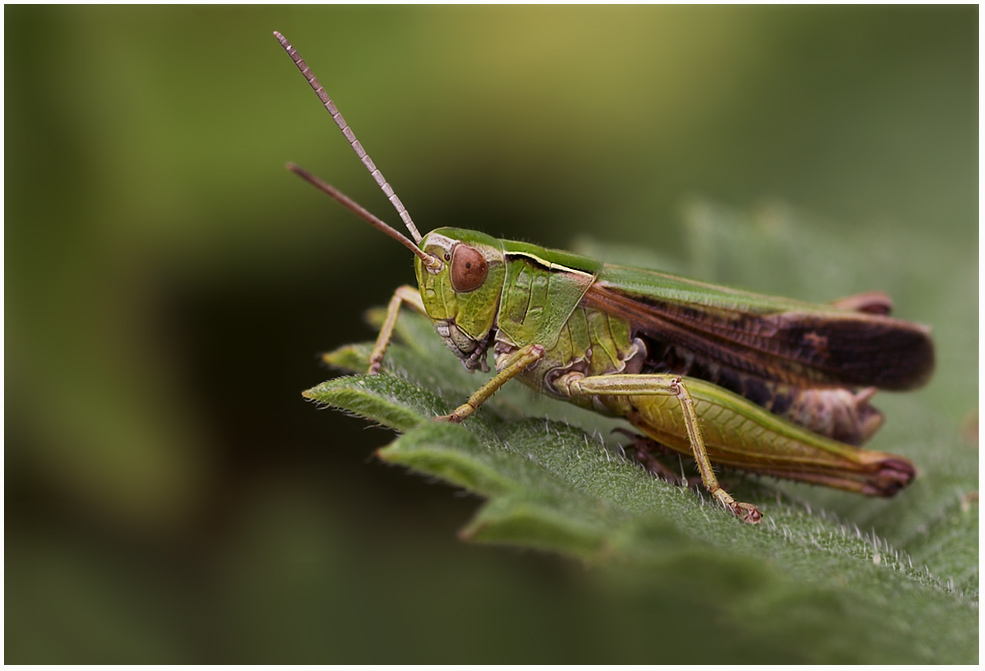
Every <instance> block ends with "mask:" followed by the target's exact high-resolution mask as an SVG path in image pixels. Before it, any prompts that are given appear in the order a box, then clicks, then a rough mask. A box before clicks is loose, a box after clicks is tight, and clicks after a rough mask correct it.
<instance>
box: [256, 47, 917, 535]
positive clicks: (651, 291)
mask: <svg viewBox="0 0 985 671" xmlns="http://www.w3.org/2000/svg"><path fill="white" fill-rule="evenodd" d="M274 35H275V36H276V37H277V39H278V41H279V42H280V44H281V46H282V47H283V48H284V49H285V50H286V51H287V53H288V54H289V55H290V57H291V59H292V60H293V61H294V63H295V65H297V67H298V69H299V70H300V71H301V73H302V74H303V75H304V77H305V79H306V80H307V81H308V83H309V84H310V86H311V88H312V89H313V90H314V91H315V93H316V94H317V95H318V97H319V99H320V100H321V101H322V104H323V105H324V106H325V109H327V110H328V112H329V113H330V114H331V115H332V118H333V119H334V120H335V122H336V124H338V126H339V128H340V129H341V130H342V133H343V134H344V135H345V137H346V139H348V141H349V143H350V144H351V145H352V148H353V149H354V150H355V152H356V154H357V156H359V158H360V160H361V161H362V162H363V164H364V165H365V166H366V168H367V169H368V170H369V171H370V173H371V174H372V175H373V177H374V179H375V180H376V182H377V184H379V186H380V188H381V189H382V190H383V192H384V193H385V194H386V196H387V197H388V198H389V200H390V201H391V203H392V204H393V206H394V208H395V209H396V211H397V213H398V214H399V215H400V218H401V219H402V220H403V222H404V224H405V225H406V227H407V230H408V231H409V232H410V234H411V236H412V237H413V241H411V240H410V239H408V238H407V237H406V236H404V235H403V234H401V233H400V232H398V231H397V230H395V229H393V228H391V227H390V226H388V225H387V224H385V223H383V222H382V221H381V220H380V219H378V218H377V217H375V216H374V215H372V214H370V213H369V212H367V211H366V210H365V209H363V208H362V207H361V206H359V205H358V204H356V203H355V202H353V201H352V200H350V199H349V198H348V197H346V196H345V195H344V194H342V193H341V192H339V191H338V190H337V189H335V188H334V187H332V186H331V185H329V184H326V183H325V182H323V181H322V180H320V179H318V178H317V177H315V176H314V175H311V174H310V173H308V172H306V171H304V170H302V169H301V168H299V167H297V166H295V165H293V164H288V169H289V170H291V171H293V172H294V173H296V174H297V175H299V176H300V177H302V178H303V179H305V180H306V181H308V182H309V183H311V184H312V185H314V186H315V187H317V188H318V189H320V190H321V191H323V192H325V193H326V194H328V195H330V196H331V197H333V198H335V199H336V200H337V201H339V202H340V203H342V205H344V206H345V207H347V208H348V209H350V210H352V211H353V212H355V213H356V214H357V215H359V216H360V217H361V218H363V219H364V220H366V221H367V222H369V223H370V224H372V225H373V226H375V227H376V228H378V229H379V230H381V231H383V232H384V233H386V234H387V235H389V236H390V237H392V238H394V239H396V240H397V241H399V242H400V243H401V244H403V245H404V246H406V247H407V248H408V249H410V250H411V251H412V252H413V253H414V254H415V256H416V258H415V272H416V275H417V284H418V288H417V289H415V288H413V287H410V286H403V287H400V288H399V289H397V291H396V293H395V294H394V296H393V298H392V299H391V301H390V303H389V307H388V309H387V313H386V319H385V320H384V324H383V327H382V329H381V330H380V334H379V337H378V338H377V341H376V346H375V347H374V348H373V351H372V354H371V357H370V366H369V373H370V374H374V373H378V372H379V370H380V366H381V364H382V362H383V357H384V354H385V352H386V349H387V345H388V344H389V342H390V339H391V336H392V334H393V329H394V325H395V324H396V321H397V316H398V314H399V312H400V309H401V307H402V306H403V305H404V304H405V303H406V304H407V305H409V306H410V307H412V308H414V309H416V310H417V311H418V312H420V313H422V314H424V315H426V316H427V317H428V318H430V319H431V321H432V322H433V323H434V327H435V330H436V331H437V333H438V335H439V336H440V337H441V339H442V340H443V341H444V343H445V344H446V345H447V346H448V347H449V348H450V349H451V350H452V351H453V352H454V353H455V354H456V355H457V356H458V357H459V359H461V361H462V363H463V364H464V366H465V368H466V369H468V370H469V371H475V370H483V371H486V370H488V365H487V363H486V358H487V352H488V350H489V348H490V347H492V350H493V355H494V358H495V365H496V370H497V371H498V374H497V375H495V376H494V377H493V378H492V379H491V380H490V381H489V382H487V383H486V384H484V385H482V386H481V387H480V388H479V390H478V391H476V392H475V393H474V394H473V395H472V396H471V397H470V398H469V399H468V400H467V401H466V402H465V403H464V404H462V405H461V406H459V407H458V408H457V409H456V410H455V411H454V412H452V413H451V414H450V415H446V416H444V417H437V418H436V419H437V420H441V421H449V422H461V421H463V420H464V419H466V418H467V417H469V416H470V415H471V414H472V413H473V412H475V411H476V409H477V408H479V407H480V406H481V405H482V404H483V403H484V402H485V401H486V400H488V399H489V397H490V396H492V395H493V394H494V393H495V392H496V391H497V390H498V389H499V388H500V387H501V386H503V385H504V384H505V383H506V382H508V381H509V380H512V379H513V378H518V379H519V380H521V381H522V382H524V383H526V384H527V385H529V386H530V387H532V388H533V389H535V390H537V391H538V392H541V393H543V394H547V395H548V396H551V397H554V398H558V399H562V400H565V401H568V402H570V403H574V404H576V405H579V406H582V407H585V408H589V409H592V410H595V411H598V412H601V413H606V414H610V415H615V416H622V417H625V418H626V419H627V420H629V422H630V423H631V424H632V425H633V426H634V427H635V428H636V429H637V430H639V431H641V432H642V433H643V434H644V435H645V436H646V438H645V439H644V438H640V439H639V440H641V441H645V442H644V444H648V445H649V446H650V448H651V449H659V450H664V451H666V450H670V451H674V452H680V453H683V454H686V455H689V456H692V457H693V458H694V460H695V462H696V463H697V466H698V470H699V472H700V474H701V481H702V484H703V485H704V487H705V488H706V489H707V490H708V492H710V493H711V495H712V496H713V497H714V498H715V499H716V500H718V501H719V502H720V503H721V504H722V505H723V506H724V507H725V508H726V509H728V510H729V511H731V512H732V513H734V514H735V515H737V516H738V517H739V518H740V519H742V520H743V521H746V522H750V523H756V522H758V521H759V520H760V519H761V517H762V515H761V513H760V511H759V510H758V509H757V508H756V506H754V505H752V504H750V503H742V502H738V501H736V500H735V499H734V498H732V496H731V495H730V494H729V493H728V492H726V491H725V490H724V489H723V488H722V487H721V486H720V485H719V483H718V479H717V478H716V476H715V472H714V470H713V468H712V464H713V463H714V464H721V465H723V466H728V467H731V468H735V469H741V470H746V471H751V472H754V473H762V474H766V475H771V476H774V477H778V478H787V479H791V480H800V481H804V482H809V483H813V484H817V485H824V486H826V487H833V488H837V489H843V490H847V491H851V492H857V493H859V494H865V495H868V496H892V495H893V494H895V493H896V492H897V491H899V490H900V489H901V488H903V487H905V486H906V485H908V484H909V483H910V481H911V480H912V479H913V477H914V475H915V469H914V467H913V464H912V463H911V462H910V461H908V460H907V459H905V458H903V457H899V456H896V455H892V454H888V453H885V452H876V451H873V450H867V449H862V448H860V447H858V445H860V444H861V443H862V442H864V441H865V440H867V439H868V438H870V437H871V436H872V434H873V433H874V432H875V431H876V430H877V429H878V428H879V426H880V425H881V424H882V420H883V417H882V415H881V413H879V411H878V410H876V409H874V408H873V407H872V406H871V405H870V404H869V400H870V399H871V398H872V396H873V394H875V392H876V389H877V388H882V389H891V390H904V389H912V388H915V387H918V386H920V385H922V384H924V383H925V382H926V381H927V380H928V379H929V377H930V375H931V372H932V371H933V367H934V348H933V343H932V341H931V339H930V330H929V329H928V328H927V327H925V326H922V325H920V324H914V323H911V322H907V321H902V320H899V319H893V318H891V317H889V316H888V314H889V311H890V309H891V307H892V305H891V303H890V301H889V298H888V297H887V296H886V295H885V294H882V293H880V292H870V293H865V294H859V295H857V296H849V297H847V298H843V299H840V300H837V301H833V302H832V303H830V304H826V305H817V304H812V303H805V302H801V301H796V300H791V299H786V298H776V297H773V296H765V295H760V294H755V293H751V292H748V291H742V290H738V289H732V288H728V287H722V286H716V285H712V284H707V283H704V282H698V281H694V280H690V279H685V278H683V277H677V276H674V275H668V274H666V273H661V272H656V271H652V270H643V269H639V268H629V267H623V266H616V265H610V264H607V263H602V262H600V261H597V260H595V259H591V258H587V257H584V256H578V255H575V254H571V253H568V252H564V251H559V250H554V249H545V248H543V247H538V246H535V245H532V244H528V243H524V242H514V241H510V240H499V239H496V238H493V237H491V236H489V235H486V234H485V233H480V232H478V231H472V230H466V229H460V228H439V229H436V230H434V231H432V232H430V233H428V234H427V235H424V236H422V235H421V234H420V233H419V232H418V230H417V227H416V226H415V225H414V222H413V221H412V219H411V217H410V214H409V213H408V212H407V209H406V208H405V207H404V206H403V204H402V203H401V202H400V200H399V199H398V198H397V196H396V195H395V194H394V192H393V189H392V188H391V187H390V185H389V184H388V183H387V181H386V179H384V177H383V175H382V173H381V172H380V171H379V169H377V167H376V166H375V164H374V163H373V161H372V160H371V159H370V158H369V156H368V155H367V154H366V151H365V150H364V149H363V147H362V145H361V144H360V143H359V141H358V140H356V136H355V134H354V133H353V132H352V129H350V128H349V126H348V125H347V124H346V122H345V120H344V119H343V118H342V115H341V114H339V111H338V109H337V108H336V106H335V104H334V103H333V102H332V100H331V99H330V98H329V97H328V94H326V93H325V90H324V89H323V88H322V86H321V84H319V83H318V80H317V79H316V78H315V76H314V75H313V74H312V73H311V70H310V69H309V68H308V66H307V65H306V64H305V62H304V60H303V59H302V58H301V56H300V55H299V54H298V53H297V51H296V50H295V49H294V47H292V46H291V45H290V44H289V43H288V42H287V40H286V39H285V38H284V37H283V36H282V35H281V34H280V33H276V32H275V33H274ZM639 452H640V450H637V453H638V454H639Z"/></svg>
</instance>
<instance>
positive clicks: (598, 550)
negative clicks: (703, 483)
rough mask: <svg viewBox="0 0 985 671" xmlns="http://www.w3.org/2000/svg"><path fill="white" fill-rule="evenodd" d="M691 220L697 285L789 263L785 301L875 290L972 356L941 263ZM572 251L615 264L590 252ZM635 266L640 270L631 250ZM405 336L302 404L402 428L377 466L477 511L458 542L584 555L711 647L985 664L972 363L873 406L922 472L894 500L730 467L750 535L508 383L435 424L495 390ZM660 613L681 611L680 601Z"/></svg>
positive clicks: (359, 352)
mask: <svg viewBox="0 0 985 671" xmlns="http://www.w3.org/2000/svg"><path fill="white" fill-rule="evenodd" d="M687 220H688V223H689V228H688V230H689V231H690V232H691V234H692V239H693V240H694V241H695V243H694V244H695V245H696V247H695V258H696V261H697V263H696V265H697V266H699V267H701V268H702V269H703V270H704V271H705V273H706V275H705V276H706V277H708V279H711V280H713V281H728V282H730V283H737V284H742V285H745V286H748V287H750V288H753V289H758V290H761V291H768V290H769V287H768V286H766V285H767V284H768V283H769V281H770V278H771V273H770V272H769V270H768V269H769V268H771V267H773V268H776V267H780V268H783V270H782V272H781V274H782V276H783V277H784V278H785V281H784V283H783V290H784V293H785V294H788V295H793V296H796V297H800V298H807V299H813V300H825V299H831V298H835V297H837V296H839V295H843V294H850V293H854V292H858V291H862V290H864V289H867V288H878V289H884V290H887V291H891V292H892V293H893V294H894V297H895V298H896V300H897V301H898V305H900V306H901V307H902V306H903V304H904V302H903V299H904V298H905V299H906V301H905V307H906V310H905V313H902V314H903V316H905V317H908V318H914V319H919V320H922V321H929V322H930V323H933V324H935V326H936V325H937V324H938V323H941V324H947V326H945V327H944V328H940V329H939V330H938V331H937V332H936V336H937V337H936V339H937V346H938V348H939V351H940V352H941V353H942V354H943V353H944V352H948V351H950V350H949V349H948V348H953V347H957V348H959V349H960V348H961V347H962V346H963V345H966V344H967V341H965V340H962V338H961V337H960V335H959V334H960V333H961V331H960V328H961V326H962V325H961V324H954V325H951V324H949V323H948V322H946V321H943V320H945V319H946V318H951V317H953V316H954V315H956V314H959V313H960V312H961V311H960V310H958V309H955V307H954V306H952V305H948V304H947V301H935V300H933V294H931V293H926V292H922V291H921V290H920V287H922V286H923V285H924V283H925V282H928V281H933V282H934V283H936V285H937V286H945V288H946V287H947V286H949V285H950V286H951V288H952V289H953V290H954V291H955V292H956V293H953V292H952V293H951V294H945V295H949V296H951V297H952V299H953V300H958V299H961V298H963V297H964V294H962V293H960V289H959V287H958V283H960V282H961V281H962V280H963V279H964V278H965V274H966V273H967V268H965V267H964V266H963V265H962V263H954V262H953V260H952V262H951V263H950V264H947V263H943V264H941V265H936V266H934V273H933V275H931V274H930V273H927V272H923V271H921V270H920V268H924V267H925V266H913V267H911V266H908V265H906V264H900V263H899V259H900V258H905V256H906V254H907V253H909V250H910V247H909V246H908V245H912V244H914V242H913V241H912V240H909V241H905V242H906V244H900V243H899V241H897V240H896V239H895V237H894V236H893V232H892V230H891V229H885V230H882V231H880V230H875V231H874V232H873V231H871V230H870V231H869V232H868V234H869V238H868V242H869V245H868V246H861V247H860V246H851V245H849V246H847V248H846V245H845V244H844V240H843V239H841V238H840V237H839V236H831V235H829V234H827V233H826V231H827V230H828V228H827V227H825V226H818V225H816V222H810V221H809V222H807V223H810V224H812V225H810V226H808V225H805V221H804V219H803V218H802V217H798V216H794V215H793V214H792V213H790V212H789V211H788V210H786V209H784V208H780V207H777V206H773V207H771V208H768V209H765V210H762V211H760V212H758V213H756V214H755V215H753V216H747V215H742V214H737V213H733V212H728V211H723V210H721V209H718V208H715V207H713V206H711V205H708V204H705V203H696V204H695V205H694V206H693V207H692V208H691V209H690V210H689V214H688V217H687ZM929 248H930V246H928V249H929ZM579 251H581V252H583V253H591V254H593V255H595V256H598V257H600V258H603V259H605V260H607V261H614V260H618V258H622V256H623V255H620V253H619V251H618V250H616V251H613V250H612V249H609V248H605V247H602V246H600V245H593V244H591V243H588V242H583V243H582V244H581V249H579ZM617 257H618V258H617ZM721 259H729V260H730V262H731V264H732V265H729V264H727V263H724V262H722V263H719V260H721ZM832 259H836V260H837V261H836V262H833V261H832ZM753 260H755V261H756V262H755V263H753V262H752V261H753ZM934 260H935V259H933V258H931V259H929V261H930V262H931V263H932V262H933V261H934ZM633 262H634V263H636V264H645V263H647V261H646V259H645V257H644V256H643V255H642V254H640V253H639V252H638V251H637V252H634V258H633ZM972 262H973V260H972ZM716 269H717V272H716ZM853 277H855V278H856V279H853ZM822 294H824V295H822ZM921 298H924V300H923V301H921ZM898 311H899V310H898ZM968 314H970V315H974V314H976V313H975V312H974V311H973V310H969V311H968ZM379 316H380V315H379V313H378V312H377V313H374V315H371V321H378V320H379ZM938 319H940V320H942V321H940V322H938V321H937V320H938ZM969 321H970V320H969ZM965 326H966V327H968V328H971V329H974V325H973V324H970V323H969V324H966V325H965ZM398 334H399V339H400V342H398V343H396V344H394V345H393V346H391V348H390V351H389V352H388V354H387V359H386V363H385V367H384V374H381V375H375V376H368V375H352V376H347V377H341V378H337V379H334V380H330V381H328V382H325V383H323V384H321V385H319V386H317V387H315V388H314V389H311V390H309V391H307V392H305V396H307V397H308V398H310V399H312V400H314V401H316V402H318V403H321V404H325V405H328V406H331V407H334V408H339V409H342V410H344V411H347V412H351V413H355V414H357V415H359V416H362V417H365V418H367V419H370V420H372V421H375V422H378V423H380V424H383V425H385V426H389V427H391V428H393V429H396V430H397V431H399V432H401V433H402V434H403V435H401V436H400V437H399V438H398V439H397V440H395V441H394V442H393V443H392V444H390V445H389V446H387V447H385V448H383V449H381V450H380V451H379V452H378V455H379V457H380V458H381V459H383V460H385V461H387V462H390V463H393V464H399V465H402V466H405V467H407V468H409V469H411V470H413V471H416V472H419V473H423V474H426V475H429V476H433V477H437V478H440V479H442V480H445V481H447V482H449V483H452V484H454V485H457V486H459V487H461V488H463V489H465V490H467V491H469V492H472V493H474V494H477V495H479V496H481V497H483V498H484V499H485V500H486V503H485V504H484V506H483V507H482V508H481V509H480V510H479V512H478V513H477V514H476V515H475V517H474V518H473V519H472V521H471V522H470V523H469V524H468V525H467V526H466V527H465V528H464V529H463V530H461V536H462V538H464V539H467V540H470V541H474V542H481V543H496V544H506V545H513V546H518V547H528V548H537V549H540V550H547V551H552V552H556V553H559V554H561V555H566V556H571V557H576V558H578V559H580V560H582V561H584V562H585V563H587V564H588V565H590V566H592V567H594V568H595V571H594V574H595V575H596V577H597V578H598V579H599V580H600V581H601V583H602V584H604V585H606V587H605V589H607V590H610V591H612V592H613V593H614V594H616V595H617V596H616V597H615V598H617V599H621V600H624V601H625V602H626V603H629V602H632V601H635V600H643V602H645V603H646V604H649V605H653V604H656V603H659V604H665V603H670V604H677V605H678V606H679V607H680V608H682V609H683V611H682V612H690V609H692V608H694V609H698V611H700V612H706V613H708V614H709V617H708V619H707V621H706V622H704V624H703V625H702V629H703V632H704V634H706V635H707V636H708V637H711V638H714V637H728V638H729V639H730V640H746V641H748V642H749V643H750V645H751V646H752V647H755V648H756V649H757V650H760V651H767V650H769V651H770V655H771V656H770V657H769V659H771V660H772V661H779V660H789V661H808V662H816V663H818V662H856V663H867V662H883V663H892V662H896V663H900V662H904V663H914V662H964V663H968V662H976V661H977V650H978V638H977V627H978V611H977V607H978V570H977V567H978V531H977V530H978V506H977V458H978V455H977V449H973V448H972V447H971V446H970V445H969V444H968V441H967V440H966V439H965V438H963V437H962V431H961V426H962V425H961V422H962V421H963V420H964V419H965V418H966V414H967V412H968V411H970V410H972V409H973V408H974V407H975V406H976V405H977V396H976V394H977V392H976V386H975V383H974V381H973V380H970V379H969V376H968V374H967V372H966V370H965V369H967V368H969V367H967V366H965V367H964V369H959V368H958V366H956V365H955V361H954V360H953V359H952V358H950V357H948V356H941V357H940V358H941V361H940V365H939V368H938V372H937V377H936V378H935V382H934V384H932V385H931V386H930V387H929V388H928V389H927V390H925V391H921V392H918V393H914V394H909V395H900V396H889V395H885V398H881V400H882V401H883V403H881V407H882V408H883V409H884V410H885V411H886V414H887V417H888V422H887V426H886V427H885V428H884V429H883V431H882V432H881V433H880V435H879V436H878V437H877V438H876V439H875V440H874V441H873V443H872V447H873V448H874V449H884V450H886V451H892V452H897V453H899V454H903V455H905V456H907V457H909V458H911V459H913V460H914V462H915V463H917V464H918V465H919V468H920V473H919V477H918V479H917V481H916V482H915V483H914V484H913V485H912V486H911V487H910V488H908V489H907V490H906V491H905V492H903V493H901V494H900V495H899V496H897V497H896V498H895V499H891V500H871V499H865V498H862V497H857V496H854V495H851V494H845V493H842V492H834V491H829V490H824V489H821V488H812V487H808V486H804V485H799V484H794V483H786V482H776V481H772V480H754V479H752V478H749V477H746V476H743V475H742V474H739V473H732V472H725V473H724V474H723V475H724V477H723V479H724V480H725V482H726V486H727V487H728V488H729V489H730V491H732V492H733V494H734V495H735V496H736V498H738V499H740V500H746V501H751V502H755V503H756V504H757V506H759V507H760V509H761V510H762V511H763V513H764V515H765V519H764V521H763V523H762V524H760V525H758V526H747V525H743V524H741V523H739V522H738V521H737V520H736V519H735V518H734V517H732V516H731V515H729V514H727V513H726V512H725V511H723V510H722V509H721V508H720V506H718V505H717V504H716V503H715V502H714V501H713V500H711V499H710V497H708V496H707V495H705V494H703V493H702V492H700V491H695V490H689V489H685V488H681V487H677V486H674V485H671V484H669V483H667V482H664V481H660V480H656V479H654V478H653V477H651V476H650V475H648V474H647V473H645V472H644V471H643V469H642V468H641V467H640V466H639V465H637V464H636V463H634V462H632V461H631V460H629V459H627V458H626V457H625V455H624V453H623V451H622V448H621V447H620V436H619V435H618V434H612V433H611V429H612V428H615V427H618V426H620V425H621V424H620V421H619V420H618V419H612V418H604V417H600V416H598V415H595V414H593V413H590V412H586V411H583V410H581V409H578V408H575V407H572V406H568V405H566V404H563V403H560V402H555V401H551V400H548V399H544V398H542V397H539V396H537V395H536V394H534V393H533V392H531V391H529V390H528V389H526V388H525V387H522V386H521V385H519V384H510V385H506V387H504V388H503V389H502V390H501V391H500V392H499V393H497V395H496V396H495V397H494V398H493V399H492V400H490V401H489V402H487V403H486V404H484V405H483V406H482V407H481V408H480V409H479V410H478V412H476V414H475V415H474V416H473V417H471V418H469V419H468V420H466V421H465V422H464V423H463V424H462V425H449V424H444V423H437V422H432V421H430V420H431V418H433V417H435V416H437V415H441V414H446V413H448V412H450V411H451V410H453V409H454V408H455V407H456V406H458V405H459V404H460V403H461V402H462V401H463V400H464V399H465V398H467V397H468V395H469V394H471V393H472V392H473V391H474V390H475V389H476V388H478V387H479V386H480V384H481V383H482V382H483V381H485V379H487V378H486V377H483V376H474V375H470V374H468V373H467V371H465V370H464V369H463V368H462V367H461V365H460V364H459V363H458V361H457V359H456V358H455V357H454V356H453V355H452V354H450V353H449V352H447V351H446V350H445V348H444V346H443V345H442V344H441V342H440V340H439V339H438V338H437V337H436V336H435V335H434V333H433V329H432V328H431V325H430V323H429V322H428V321H427V320H425V319H423V318H421V317H419V316H417V315H413V314H406V315H402V316H401V319H400V320H399V322H398ZM369 351H370V346H369V345H353V346H348V347H344V348H342V349H339V350H337V351H335V352H333V353H331V354H328V355H326V357H325V358H326V361H328V362H329V363H331V364H332V365H334V366H336V367H339V368H342V369H344V370H348V371H351V372H356V371H360V370H365V368H366V366H367V365H368V354H369ZM952 353H953V352H952ZM966 354H967V355H968V356H969V357H973V356H974V353H973V352H966ZM967 360H973V359H967ZM942 396H943V398H941V397H942ZM624 441H625V439H623V442H624ZM668 595H672V596H671V597H668ZM668 598H670V600H669V601H668ZM648 607H649V606H648ZM661 608H664V609H665V610H661V611H660V612H661V613H663V615H662V617H670V618H672V617H673V612H674V611H673V607H667V606H661Z"/></svg>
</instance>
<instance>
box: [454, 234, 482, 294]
mask: <svg viewBox="0 0 985 671" xmlns="http://www.w3.org/2000/svg"><path fill="white" fill-rule="evenodd" d="M488 270H489V268H488V266H486V259H485V258H484V257H483V256H482V253H481V252H479V250H477V249H475V248H474V247H469V246H468V245H458V246H457V247H455V250H454V254H453V256H452V259H451V285H452V287H454V288H455V291H458V292H463V293H464V292H466V291H473V290H474V289H478V288H479V287H480V286H481V285H482V283H483V282H485V280H486V274H487V272H488Z"/></svg>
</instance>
